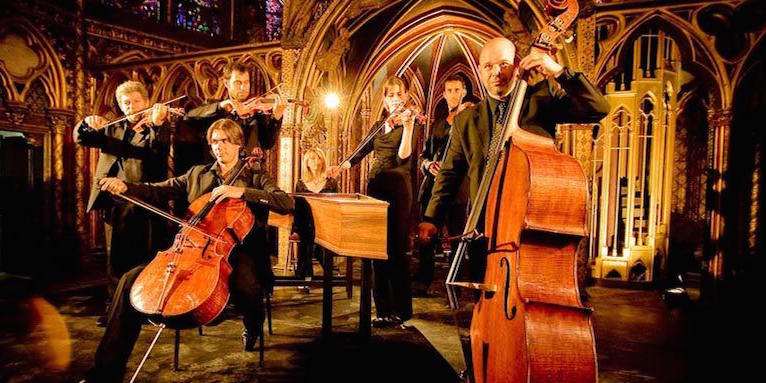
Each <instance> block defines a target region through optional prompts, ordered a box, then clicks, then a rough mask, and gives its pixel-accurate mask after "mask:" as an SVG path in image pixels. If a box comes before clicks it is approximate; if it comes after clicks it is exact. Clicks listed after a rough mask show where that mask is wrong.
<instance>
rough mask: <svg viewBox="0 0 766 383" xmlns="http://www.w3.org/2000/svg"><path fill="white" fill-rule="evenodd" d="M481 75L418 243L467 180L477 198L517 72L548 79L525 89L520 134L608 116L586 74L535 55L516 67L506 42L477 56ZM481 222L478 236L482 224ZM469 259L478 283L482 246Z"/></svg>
mask: <svg viewBox="0 0 766 383" xmlns="http://www.w3.org/2000/svg"><path fill="white" fill-rule="evenodd" d="M479 70H480V76H481V83H482V85H483V86H484V88H485V89H486V91H487V95H488V96H489V97H487V98H486V99H484V100H483V101H481V102H479V103H478V104H476V105H475V106H473V107H471V108H468V109H466V110H465V111H463V112H462V113H460V114H458V115H457V116H456V117H455V120H454V124H453V126H452V142H451V143H450V146H449V148H448V149H447V156H446V158H445V160H444V162H443V163H442V165H441V169H440V171H439V175H438V176H437V177H436V181H435V183H434V187H433V190H432V192H431V199H430V201H429V202H428V207H427V208H426V211H425V214H424V217H423V222H421V223H420V225H418V238H419V241H420V242H421V243H428V242H430V241H431V240H432V238H433V237H434V236H435V235H436V233H437V227H438V226H441V225H442V223H443V220H444V216H445V214H446V212H447V211H448V210H450V209H451V206H452V203H453V200H454V198H455V196H456V194H457V192H458V191H459V188H460V184H461V183H462V182H463V178H464V177H466V176H468V184H469V201H472V200H473V199H474V197H475V196H476V193H477V190H478V188H479V183H480V182H481V178H482V175H483V170H484V165H485V161H486V158H487V155H488V153H487V150H488V149H487V148H488V147H490V146H492V145H491V142H492V139H493V138H495V137H496V136H499V134H495V135H493V131H497V132H499V131H500V130H502V126H501V127H499V128H497V129H495V126H497V125H498V124H499V123H500V119H501V118H502V115H503V114H504V111H505V109H506V107H507V105H508V96H509V94H510V93H511V91H512V87H513V84H514V78H515V77H516V76H518V73H519V71H522V72H523V73H530V72H537V73H540V74H542V75H543V76H545V78H546V79H544V80H541V81H539V82H537V83H535V84H530V86H529V90H528V91H527V94H526V97H525V101H524V106H523V107H522V112H521V117H520V122H519V126H520V127H521V129H524V130H527V131H529V132H532V133H535V134H538V135H541V136H545V137H553V136H554V135H555V133H556V124H560V123H595V122H598V121H599V120H601V119H602V118H604V117H605V116H606V115H607V113H609V103H608V101H607V100H606V98H605V97H604V96H603V95H602V94H601V92H600V91H599V90H598V89H597V88H596V87H595V86H594V85H593V84H591V83H590V81H588V79H587V78H586V77H585V75H584V74H582V73H575V72H572V71H570V70H569V69H568V68H566V67H563V66H562V65H561V64H559V63H557V62H556V60H555V59H554V58H553V57H552V56H550V55H548V54H547V53H543V52H542V51H539V50H536V49H533V50H532V52H531V53H530V54H529V55H528V56H526V57H524V58H523V59H521V61H519V62H518V63H517V62H516V47H515V46H514V44H513V43H512V42H511V41H510V40H508V39H506V38H502V37H499V38H494V39H491V40H489V41H487V43H486V44H485V45H484V47H483V48H482V50H481V54H480V55H479ZM479 222H480V223H479V225H480V227H479V228H478V229H479V231H481V228H482V227H481V225H483V222H484V219H480V220H479ZM470 253H471V262H470V264H469V270H470V274H471V279H472V280H473V281H476V282H480V281H481V280H482V278H483V277H484V270H485V262H486V259H485V256H486V243H483V242H482V241H473V242H472V246H471V251H470ZM482 253H484V255H485V256H482Z"/></svg>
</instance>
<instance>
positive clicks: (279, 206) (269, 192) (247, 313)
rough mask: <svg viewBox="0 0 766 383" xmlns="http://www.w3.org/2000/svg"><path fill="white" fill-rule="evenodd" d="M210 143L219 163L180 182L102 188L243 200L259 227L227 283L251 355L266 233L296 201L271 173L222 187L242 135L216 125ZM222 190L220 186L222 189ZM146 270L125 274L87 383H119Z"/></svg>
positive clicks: (237, 252)
mask: <svg viewBox="0 0 766 383" xmlns="http://www.w3.org/2000/svg"><path fill="white" fill-rule="evenodd" d="M206 138H207V142H208V144H209V145H210V148H211V151H212V152H213V155H214V157H215V162H214V163H212V164H209V165H199V166H194V167H192V168H191V169H189V171H188V172H187V173H186V174H184V175H182V176H179V177H175V178H170V179H168V180H166V181H162V182H157V183H141V184H139V183H126V182H125V181H123V180H121V179H119V178H115V177H110V178H104V179H102V180H101V181H100V182H99V185H100V188H101V190H103V191H106V192H109V193H112V194H122V193H125V194H126V195H131V196H134V197H138V198H139V199H141V200H143V201H145V202H149V203H157V202H158V201H161V200H170V199H176V200H179V199H180V200H186V201H187V202H190V203H191V202H192V201H194V200H195V199H197V197H199V196H201V195H203V194H205V193H211V197H210V198H211V200H213V201H215V202H220V201H223V200H224V199H226V198H241V199H243V200H245V201H246V202H247V203H248V206H249V208H250V209H251V210H252V211H253V214H254V216H255V219H256V222H255V226H254V227H253V229H252V230H251V231H250V233H249V234H248V235H247V236H246V237H245V238H243V239H242V244H241V245H239V246H238V247H237V248H235V249H234V251H233V253H232V254H231V256H230V257H229V262H230V263H231V265H232V269H233V270H232V273H231V277H230V279H229V287H230V290H231V298H232V300H233V303H234V305H235V307H236V308H237V309H238V310H239V311H241V312H242V314H243V316H244V318H243V322H244V330H243V333H242V338H243V343H244V350H245V351H253V350H254V346H255V341H256V339H257V337H258V336H261V335H262V328H263V320H264V312H263V310H264V307H263V294H264V291H265V289H268V288H270V285H271V284H272V283H273V274H272V273H271V265H270V263H269V259H268V256H267V254H265V253H264V252H263V249H264V248H265V246H264V241H265V228H266V222H267V219H268V213H269V210H273V211H275V212H278V213H280V214H287V213H290V212H291V211H292V210H293V206H294V203H293V199H292V198H291V197H290V196H289V195H287V193H285V192H284V191H282V190H280V189H279V188H278V187H277V185H276V184H275V182H274V180H273V179H272V178H271V176H269V174H268V173H266V172H265V171H263V170H261V169H260V168H258V167H257V165H256V166H254V167H253V168H252V169H249V170H248V169H245V170H244V171H243V172H242V174H241V175H240V177H239V178H238V179H237V180H236V181H235V182H234V185H232V186H229V185H221V184H222V183H223V180H224V179H225V178H226V176H227V175H228V173H229V172H230V171H232V169H234V167H235V165H237V163H238V161H239V152H240V148H242V146H243V144H244V138H243V134H242V129H241V128H240V127H239V125H238V124H237V123H236V122H234V121H231V120H228V119H221V120H218V121H216V122H214V123H213V124H212V125H211V126H210V128H208V130H207V137H206ZM219 185H220V186H219ZM142 269H143V267H142V266H139V267H136V268H134V269H133V270H131V271H129V272H127V273H125V275H124V276H123V277H122V279H120V284H119V286H118V288H117V291H116V293H115V295H114V297H113V303H112V307H111V308H110V310H109V321H108V323H107V326H106V331H105V333H104V336H103V338H102V339H101V342H100V343H99V346H98V349H97V351H96V355H95V365H94V367H93V368H92V369H91V370H90V371H89V373H88V376H87V379H86V381H93V382H112V381H117V382H121V381H122V377H123V375H124V374H125V369H126V363H127V361H128V358H129V356H130V353H131V352H132V350H133V346H134V344H135V342H136V339H137V338H138V334H139V332H140V331H141V323H142V322H143V319H144V316H143V315H142V314H140V313H139V312H138V311H136V309H135V308H133V306H132V305H131V303H130V299H129V295H130V291H131V287H132V286H133V283H134V282H135V280H136V278H137V277H138V275H139V274H140V272H141V270H142Z"/></svg>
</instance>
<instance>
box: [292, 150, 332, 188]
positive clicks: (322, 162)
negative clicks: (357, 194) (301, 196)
mask: <svg viewBox="0 0 766 383" xmlns="http://www.w3.org/2000/svg"><path fill="white" fill-rule="evenodd" d="M301 176H302V177H301V179H300V180H298V183H297V184H296V185H295V192H296V193H337V192H338V181H336V180H335V179H334V178H331V177H328V176H327V161H326V159H325V155H324V152H323V151H322V149H320V148H311V149H309V150H307V151H306V153H304V154H303V161H301Z"/></svg>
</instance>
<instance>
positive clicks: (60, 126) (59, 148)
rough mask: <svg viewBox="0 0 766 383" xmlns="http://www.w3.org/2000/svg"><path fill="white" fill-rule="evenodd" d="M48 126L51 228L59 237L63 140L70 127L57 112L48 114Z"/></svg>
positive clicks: (62, 181)
mask: <svg viewBox="0 0 766 383" xmlns="http://www.w3.org/2000/svg"><path fill="white" fill-rule="evenodd" d="M47 117H48V126H50V127H51V130H52V131H53V158H52V161H53V174H52V177H51V180H52V183H53V210H54V216H55V224H54V225H53V230H54V233H55V237H56V238H61V237H62V234H63V232H64V230H63V229H64V227H65V226H67V222H64V140H65V137H66V129H67V128H69V127H70V121H69V119H68V118H67V117H66V116H63V115H61V114H58V113H55V114H54V113H50V114H49V115H48V116H47Z"/></svg>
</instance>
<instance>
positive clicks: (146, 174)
mask: <svg viewBox="0 0 766 383" xmlns="http://www.w3.org/2000/svg"><path fill="white" fill-rule="evenodd" d="M130 128H131V124H130V123H129V122H128V121H127V120H126V121H123V122H121V123H117V124H114V125H111V126H108V127H106V128H103V129H98V130H96V129H92V128H91V127H89V126H88V125H87V124H85V123H84V122H80V123H79V124H78V125H77V126H75V128H74V132H73V137H74V141H75V142H76V143H77V144H79V145H83V146H87V147H91V148H98V149H100V153H99V156H98V164H97V165H96V174H94V178H93V185H92V187H91V191H90V198H89V199H88V210H87V211H91V210H92V209H103V208H105V207H107V206H109V204H110V202H111V199H110V198H108V197H106V195H105V194H104V193H101V189H100V188H99V186H98V181H99V180H100V179H101V178H104V177H107V176H108V174H109V171H110V170H111V169H112V167H113V166H115V163H117V162H118V161H122V166H123V169H124V172H125V179H124V180H123V181H127V182H151V181H159V180H163V179H165V178H167V174H168V173H167V169H168V168H167V163H168V161H167V158H168V153H169V151H170V135H171V131H170V128H169V127H168V126H166V125H163V126H159V127H153V128H148V130H147V131H148V134H146V135H144V134H142V133H135V134H134V135H133V137H132V139H131V140H130V141H129V142H125V141H124V140H123V138H124V136H125V134H126V132H127V131H128V129H130ZM106 194H108V193H106Z"/></svg>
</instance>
